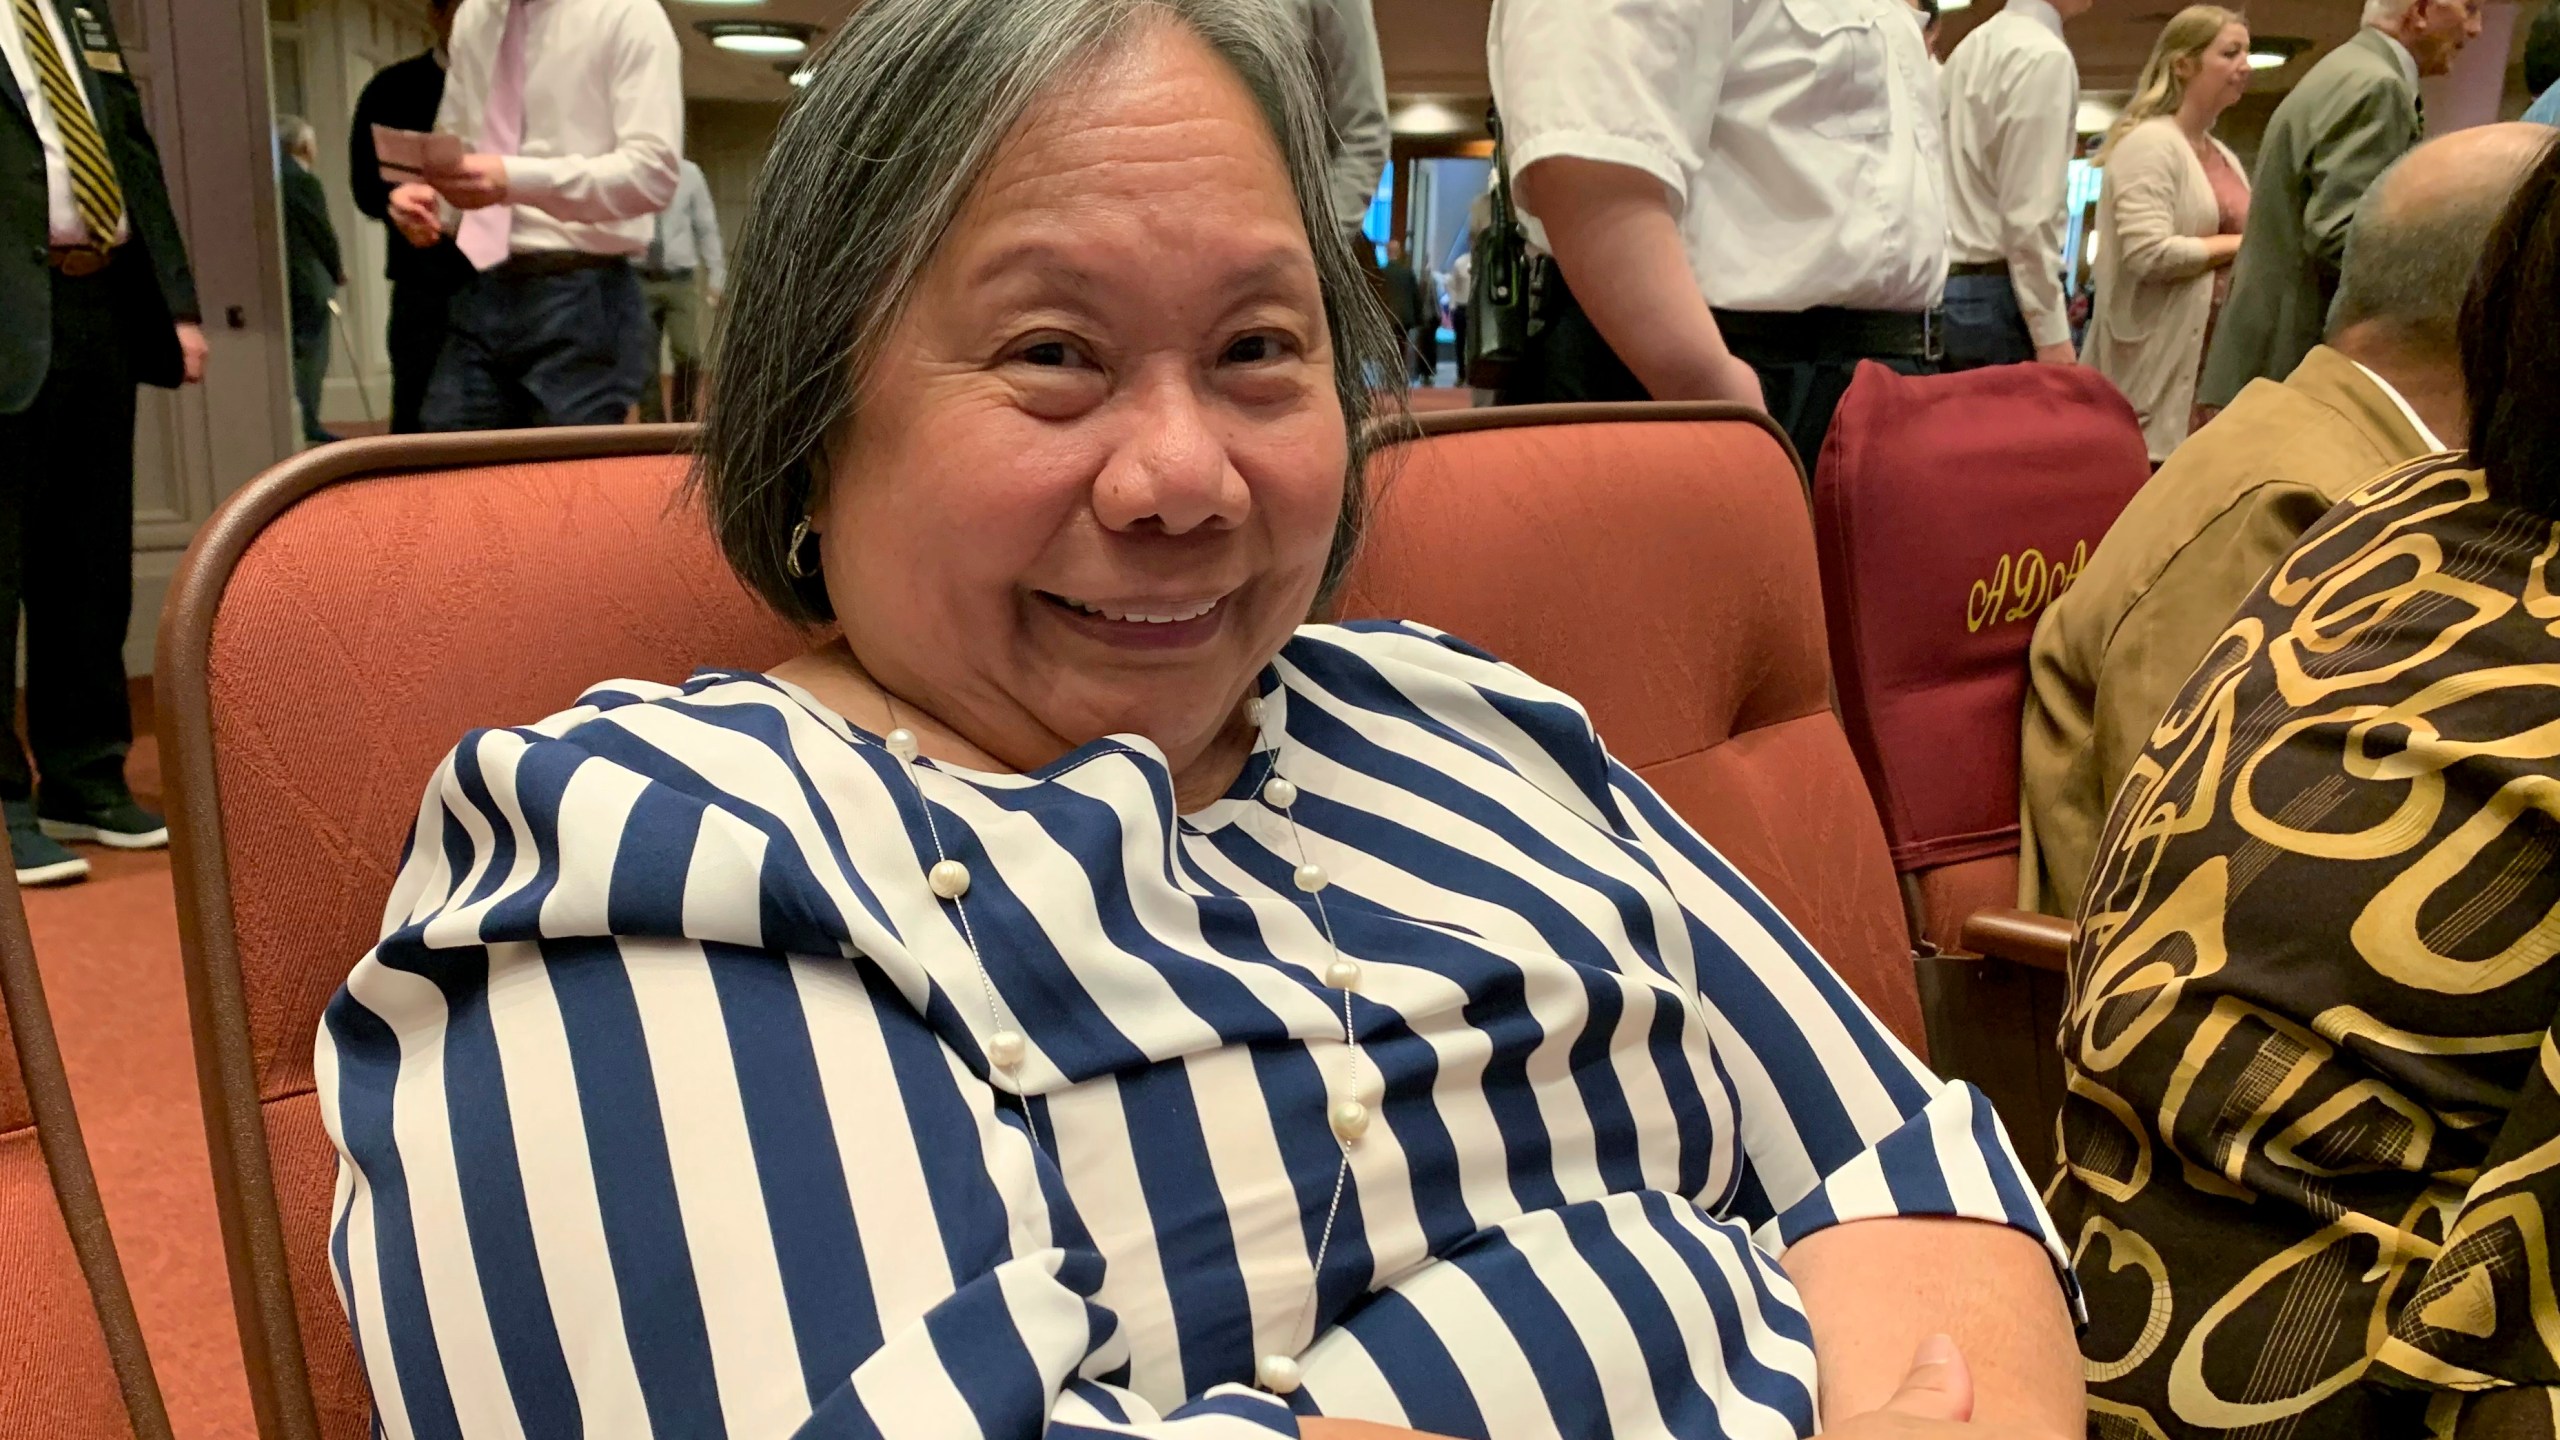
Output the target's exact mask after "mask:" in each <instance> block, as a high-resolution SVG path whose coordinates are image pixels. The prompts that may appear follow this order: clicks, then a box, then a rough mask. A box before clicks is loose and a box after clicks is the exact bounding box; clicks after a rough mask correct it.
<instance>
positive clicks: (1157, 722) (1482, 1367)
mask: <svg viewBox="0 0 2560 1440" xmlns="http://www.w3.org/2000/svg"><path fill="white" fill-rule="evenodd" d="M1305 63H1306V62H1305V60H1304V42H1303V41H1302V40H1301V38H1300V37H1299V35H1298V34H1297V32H1296V30H1295V29H1294V28H1293V25H1292V23H1291V22H1290V21H1289V20H1288V19H1287V18H1286V11H1285V10H1284V9H1283V8H1282V7H1280V6H1279V5H1276V4H1274V3H1272V0H1038V3H1032V0H869V3H867V4H865V5H863V6H861V7H860V8H859V9H857V10H855V11H854V12H853V13H852V14H851V16H849V17H848V19H847V21H846V23H845V26H844V28H843V30H842V31H841V32H840V33H839V35H838V36H837V38H836V39H835V41H834V42H833V44H832V45H831V47H830V48H829V50H828V52H827V54H826V55H825V56H824V58H823V59H822V60H821V61H820V62H819V64H818V67H817V73H816V76H815V79H814V81H813V83H812V84H811V85H810V86H809V87H808V88H807V89H806V91H805V92H804V93H803V95H802V97H801V99H800V100H799V102H798V103H797V104H796V106H795V107H794V109H793V111H792V113H791V115H790V116H789V118H788V119H787V120H786V121H785V123H784V125H783V127H782V130H781V133H780V134H779V136H778V137H777V138H776V141H775V145H774V150H773V154H772V158H771V160H770V162H769V167H768V171H767V173H766V175H765V177H764V183H763V186H762V197H761V199H760V201H759V204H758V209H757V211H756V213H755V216H754V218H753V220H752V221H751V223H750V225H749V227H748V229H747V232H746V235H745V238H744V244H743V246H742V254H741V257H740V261H739V264H738V266H737V271H736V275H737V284H736V288H735V290H734V292H733V295H732V300H733V305H734V309H733V311H732V314H731V317H730V328H729V330H728V332H727V334H726V336H725V337H724V341H723V344H722V345H721V347H720V350H719V355H718V359H717V362H716V363H717V365H718V367H719V373H718V374H717V376H716V377H715V378H716V383H715V384H714V386H713V394H714V396H715V401H714V410H713V414H712V418H711V420H710V424H709V429H708V431H707V433H706V435H705V437H704V443H703V454H702V460H701V470H700V479H701V484H702V487H703V491H704V494H705V496H706V498H707V500H708V506H709V510H710V513H711V521H712V524H713V525H714V527H715V528H716V529H717V531H718V533H719V535H720V537H721V539H722V542H723V543H724V545H725V546H726V548H727V551H728V554H729V556H730V558H731V560H732V562H733V563H734V564H735V566H736V567H737V569H738V571H739V573H740V574H741V575H742V576H743V577H744V578H745V579H746V580H747V581H748V583H749V584H751V585H752V586H753V587H754V588H755V589H757V590H758V591H760V592H761V593H762V594H763V595H765V596H766V597H767V598H768V599H769V600H770V601H771V602H772V603H773V604H774V605H776V606H777V607H779V608H780V609H781V610H782V611H783V612H784V613H786V614H788V615H790V616H793V617H795V618H798V619H802V620H805V621H808V622H811V623H812V624H816V623H819V622H824V621H827V620H833V621H834V622H835V624H836V625H837V626H838V627H840V634H839V638H835V639H831V640H828V641H827V642H826V643H824V644H821V645H820V646H819V647H818V648H817V649H815V650H813V651H812V652H810V653H809V654H807V655H805V656H803V657H801V658H800V659H797V660H795V661H792V662H791V663H789V664H786V665H784V666H782V667H781V668H779V669H778V670H776V671H775V672H773V673H772V674H769V675H764V674H751V673H740V672H735V671H705V672H703V673H700V674H698V675H697V676H696V677H695V678H694V679H693V680H692V681H690V682H689V683H687V684H685V685H683V686H681V687H669V686H665V685H654V684H638V683H631V682H616V683H609V684H605V685H601V686H599V687H597V688H596V689H594V690H592V691H590V692H589V693H588V694H587V695H586V696H585V697H584V698H583V699H582V700H581V701H580V703H579V704H578V706H577V707H576V708H574V709H572V710H569V711H567V712H565V713H563V714H561V715H558V716H555V717H553V718H551V719H549V720H546V721H543V722H542V723H540V724H538V725H532V726H527V727H522V728H517V729H509V730H501V731H489V732H482V733H479V734H475V735H473V736H471V737H470V738H468V739H466V740H465V741H464V742H463V744H462V745H461V746H460V748H459V749H457V750H456V751H455V753H454V755H453V756H452V758H451V760H450V761H449V762H448V763H447V764H446V765H445V766H444V768H443V769H442V771H441V772H440V773H439V774H438V775H437V777H436V779H435V782H434V784H433V787H432V788H431V789H430V791H429V793H428V795H427V798H426V800H425V803H424V805H423V806H422V807H421V813H420V819H419V827H418V831H417V835H416V838H415V840H414V842H413V845H412V847H411V851H410V854H409V857H408V861H407V864H406V867H405V869H404V870H403V872H402V877H401V879H400V882H399V884H398V887H397V889H396V891H395V893H394V895H393V897H392V900H391V903H390V906H389V910H388V917H387V928H386V933H385V935H384V937H383V939H382V941H381V943H380V945H379V946H378V947H377V948H376V949H375V950H374V951H373V952H372V953H371V954H370V955H368V956H367V957H366V958H365V959H364V961H363V962H362V963H361V964H360V965H359V966H358V967H357V969H356V971H355V973H354V975H353V976H352V977H351V978H350V979H349V981H348V983H347V987H346V990H345V991H344V993H343V994H341V995H340V996H339V997H338V999H337V1001H336V1002H335V1003H334V1005H333V1006H332V1008H331V1010H330V1013H329V1016H328V1019H327V1022H326V1025H325V1027H324V1030H323V1033H322V1036H321V1040H320V1050H321V1059H320V1066H321V1075H322V1080H321V1084H322V1087H323V1089H324V1091H325V1094H326V1097H327V1098H326V1101H325V1105H326V1109H327V1113H328V1117H329V1122H330V1126H331V1131H332V1134H333V1135H334V1136H335V1138H336V1140H337V1143H338V1145H339V1146H340V1148H341V1151H342V1153H343V1156H344V1166H343V1171H342V1177H343V1178H342V1181H341V1185H340V1191H339V1206H338V1229H337V1234H336V1240H337V1248H336V1254H337V1257H338V1264H339V1267H340V1274H341V1279H342V1284H343V1287H344V1294H345V1296H346V1299H347V1302H348V1307H349V1313H350V1319H351V1320H352V1322H353V1325H354V1330H355V1334H356V1337H357V1341H358V1344H359V1348H360V1350H361V1352H362V1354H363V1357H364V1360H365V1364H366V1367H367V1372H368V1374H369V1375H370V1377H371V1380H372V1383H373V1387H374V1392H375V1395H376V1397H377V1399H378V1401H379V1403H380V1406H381V1410H382V1415H383V1419H384V1423H385V1426H386V1428H387V1429H388V1430H389V1431H390V1432H391V1433H393V1434H406V1433H411V1432H412V1431H416V1432H424V1433H435V1434H470V1435H478V1434H493V1435H494V1434H510V1435H513V1434H525V1435H536V1436H549V1435H564V1434H570V1433H581V1432H582V1433H587V1434H603V1435H617V1436H619V1435H645V1434H656V1435H698V1434H726V1435H732V1436H783V1435H790V1434H795V1433H799V1434H812V1435H817V1434H825V1435H839V1434H841V1435H879V1436H929V1437H949V1436H971V1435H982V1436H991V1437H994V1436H1002V1437H1029V1436H1034V1435H1103V1434H1108V1435H1135V1436H1159V1437H1166V1440H1177V1437H1178V1440H1206V1437H1213V1436H1227V1435H1247V1434H1282V1435H1291V1434H1298V1435H1306V1436H1310V1437H1334V1440H1351V1437H1372V1440H1375V1437H1383V1436H1397V1435H1409V1434H1411V1433H1414V1432H1415V1431H1420V1432H1429V1433H1441V1434H1449V1435H1477V1436H1490V1435H1501V1436H1566V1437H1585V1436H1600V1435H1616V1436H1621V1437H1654V1436H1661V1437H1669V1436H1678V1437H1697V1440H1704V1437H1712V1436H1736V1437H1740V1436H1797V1435H1805V1434H1809V1433H1812V1432H1814V1431H1815V1430H1817V1429H1827V1432H1828V1433H1832V1434H1837V1435H1842V1436H1861V1435H1866V1436H1878V1435H1897V1436H1904V1435H1907V1436H1944V1437H1947V1440H1957V1437H1968V1436H1986V1437H1988V1436H2000V1437H2023V1436H2045V1437H2060V1436H2064V1435H2076V1434H2078V1433H2079V1431H2080V1428H2081V1425H2082V1412H2081V1398H2080V1384H2079V1379H2078V1361H2077V1359H2076V1356H2075V1354H2074V1351H2073V1348H2072V1338H2071V1326H2070V1320H2069V1316H2068V1310H2067V1305H2066V1294H2065V1289H2064V1285H2065V1283H2066V1282H2065V1281H2064V1280H2063V1279H2062V1278H2059V1277H2064V1276H2067V1274H2068V1271H2067V1267H2061V1261H2062V1258H2063V1257H2062V1256H2061V1253H2060V1251H2059V1250H2058V1249H2057V1248H2056V1246H2055V1242H2054V1238H2053V1236H2052V1234H2051V1233H2050V1231H2049V1229H2048V1227H2047V1225H2046V1223H2045V1221H2044V1219H2043V1216H2042V1214H2041V1211H2040V1210H2039V1208H2038V1205H2037V1203H2036V1201H2035V1199H2034V1197H2033V1195H2032V1193H2031V1191H2030V1188H2029V1186H2028V1184H2027V1183H2026V1180H2025V1178H2024V1177H2023V1176H2022V1175H2021V1174H2020V1172H2019V1168H2018V1166H2017V1164H2016V1162H2015V1160H2014V1159H2013V1158H2012V1157H2011V1155H2010V1153H2009V1151H2008V1148H2007V1146H2006V1144H2005V1143H2004V1142H2003V1140H2002V1139H2001V1137H2000V1135H1999V1131H1998V1127H1997V1125H1996V1123H1995V1122H1994V1121H1993V1120H1992V1118H1991V1115H1990V1112H1989V1110H1988V1109H1987V1107H1986V1106H1985V1105H1984V1104H1983V1102H1982V1100H1981V1098H1980V1097H1979V1096H1978V1095H1977V1094H1975V1093H1974V1092H1973V1091H1971V1090H1969V1089H1967V1088H1965V1087H1962V1086H1956V1085H1948V1084H1944V1083H1941V1082H1940V1081H1938V1080H1936V1079H1935V1078H1934V1077H1932V1076H1931V1075H1929V1074H1928V1073H1927V1072H1926V1071H1925V1070H1923V1069H1922V1068H1921V1067H1920V1066H1919V1065H1917V1064H1916V1063H1914V1062H1913V1060H1912V1059H1911V1058H1910V1056H1908V1055H1907V1054H1906V1053H1904V1052H1903V1051H1902V1050H1901V1049H1900V1048H1899V1047H1897V1046H1896V1045H1895V1044H1894V1042H1893V1041H1892V1040H1891V1039H1890V1038H1889V1037H1888V1036H1887V1035H1886V1033H1885V1032H1884V1030H1883V1029H1882V1028H1881V1027H1879V1026H1878V1025H1877V1024H1876V1022H1875V1021H1874V1020H1873V1019H1872V1018H1871V1017H1870V1016H1869V1015H1868V1014H1867V1012H1866V1011H1865V1010H1864V1009H1863V1008H1861V1007H1860V1006H1859V1004H1858V1002H1857V1001H1856V1000H1855V999H1854V998H1852V996H1851V995H1850V994H1849V993H1848V991H1847V990H1846V989H1845V988H1844V987H1843V986H1842V985H1841V984H1840V982H1839V981H1838V980H1837V979H1836V978H1835V977H1834V976H1833V975H1832V974H1831V973H1830V972H1829V971H1828V970H1826V969H1825V968H1824V967H1823V965H1822V964H1821V962H1820V961H1819V960H1818V959H1817V958H1816V957H1815V956H1813V955H1812V954H1811V953H1810V952H1809V951H1808V950H1807V948H1806V946H1805V944H1804V942H1803V941H1802V940H1801V939H1800V938H1798V937H1797V936H1796V934H1795V933H1794V932H1793V931H1792V930H1791V929H1789V928H1788V926H1787V924H1786V922H1785V921H1784V920H1782V919H1781V918H1779V917H1778V916H1777V915H1776V914H1775V913H1774V912H1772V911H1771V910H1770V909H1769V907H1768V905H1767V903H1766V902H1765V901H1763V900H1762V899H1761V898H1760V897H1759V896H1758V894H1757V893H1756V892H1754V891H1753V890H1752V889H1751V887H1750V886H1749V885H1748V884H1747V883H1745V882H1744V881H1743V880H1741V879H1740V878H1739V877H1738V876H1736V875H1735V873H1734V872H1733V870H1732V868H1731V867H1730V866H1729V865H1727V864H1726V863H1725V862H1724V861H1723V860H1722V859H1721V858H1720V857H1718V856H1717V855H1716V854H1715V853H1714V852H1713V851H1711V850H1709V849H1708V848H1707V847H1706V846H1705V845H1704V844H1703V843H1701V842H1700V841H1699V840H1698V838H1697V837H1696V836H1695V835H1694V834H1692V833H1691V832H1690V831H1689V830H1688V829H1687V828H1686V827H1685V826H1683V825H1682V824H1681V823H1680V821H1679V820H1678V819H1677V818H1676V817H1674V816H1673V815H1672V814H1671V812H1670V811H1669V810H1668V809H1666V808H1665V807H1664V805H1663V804H1662V802H1661V801H1660V800H1659V799H1657V798H1656V797H1655V796H1654V795H1653V794H1652V793H1651V792H1650V791H1648V790H1647V789H1646V788H1645V786H1644V784H1643V783H1642V782H1641V781H1639V780H1637V779H1636V778H1635V777H1634V776H1633V775H1632V774H1630V773H1628V772H1627V771H1626V770H1624V769H1622V768H1620V767H1618V766H1616V765H1615V764H1613V763H1612V762H1611V761H1610V759H1609V757H1608V755H1607V753H1606V752H1605V751H1604V750H1603V749H1602V748H1601V745H1600V743H1599V741H1598V740H1597V739H1596V738H1595V737H1594V736H1593V734H1592V732H1591V729H1590V725H1589V722H1588V721H1587V720H1586V719H1585V718H1584V717H1583V715H1582V713H1581V711H1580V710H1579V709H1578V708H1577V707H1575V705H1574V704H1573V702H1572V701H1571V700H1569V699H1568V698H1567V697H1565V696H1562V695H1559V694H1557V693H1555V692H1554V691H1551V690H1548V689H1546V688H1544V687H1542V686H1540V685H1539V684H1537V682H1535V681H1533V680H1531V679H1529V678H1528V677H1526V676H1524V675H1522V674H1520V673H1518V672H1517V671H1514V670H1511V669H1508V668H1506V667H1504V666H1503V665H1502V664H1500V663H1499V662H1497V661H1495V660H1493V659H1491V658H1489V657H1487V656H1485V655H1483V654H1481V653H1479V652H1477V651H1475V650H1473V649H1471V648H1469V647H1467V646H1466V645H1464V644H1461V643H1459V642H1457V641H1454V640H1452V639H1450V638H1448V637H1446V636H1443V635H1440V634H1438V633H1436V632H1433V631H1430V630H1427V629H1424V628H1422V627H1419V626H1411V625H1398V624H1383V623H1379V624H1365V625H1358V626H1343V627H1330V626H1307V627H1301V625H1300V621H1301V620H1302V619H1303V618H1304V617H1305V616H1306V615H1307V614H1308V612H1309V610H1310V608H1311V607H1312V605H1313V603H1314V602H1315V601H1316V599H1317V597H1318V596H1319V594H1320V593H1321V592H1322V591H1323V589H1324V587H1325V585H1326V584H1327V582H1328V581H1329V580H1331V579H1332V578H1333V577H1334V576H1336V575H1338V574H1339V573H1340V571H1341V569H1342V567H1343V565H1344V564H1345V562H1346V559H1347V556H1348V555H1349V553H1350V549H1351V545H1352V540H1353V538H1354V535H1355V533H1356V530H1357V521H1358V518H1359V514H1360V503H1361V500H1360V497H1361V490H1360V487H1359V485H1358V484H1357V483H1356V477H1357V476H1358V475H1359V474H1360V467H1361V462H1362V459H1363V456H1362V446H1361V441H1360V438H1359V437H1360V435H1361V433H1362V432H1361V424H1360V422H1361V420H1362V419H1363V418H1364V412H1365V410H1366V408H1367V406H1368V405H1369V404H1370V399H1369V397H1368V395H1367V394H1366V393H1365V391H1364V389H1363V388H1362V387H1361V385H1360V383H1359V381H1358V378H1357V377H1359V376H1360V375H1361V374H1362V373H1363V372H1364V369H1379V370H1381V373H1391V371H1392V358H1391V357H1392V356H1393V354H1394V349H1393V344H1394V342H1393V337H1392V336H1391V335H1390V334H1389V333H1388V332H1387V330H1386V328H1385V325H1384V322H1383V318H1382V317H1381V316H1380V315H1379V314H1378V313H1377V312H1376V309H1375V307H1374V305H1373V303H1372V302H1371V301H1369V300H1368V298H1367V297H1366V294H1365V291H1364V289H1363V281H1362V280H1361V277H1360V276H1359V275H1358V274H1357V273H1356V272H1355V271H1354V270H1353V269H1352V268H1351V262H1350V260H1349V258H1348V257H1347V256H1346V255H1345V254H1344V253H1343V252H1342V250H1341V248H1340V247H1339V246H1335V245H1331V244H1326V243H1321V242H1319V241H1317V240H1314V239H1311V237H1317V236H1324V235H1326V234H1328V233H1329V230H1328V228H1327V227H1326V225H1325V223H1324V217H1325V214H1326V205H1325V195H1324V179H1323V176H1324V170H1323V158H1322V157H1323V154H1324V136H1323V128H1322V121H1321V119H1320V116H1321V110H1320V109H1319V106H1318V102H1317V100H1316V99H1315V95H1314V90H1313V84H1312V81H1311V79H1310V78H1309V76H1308V74H1307V73H1306V69H1305ZM2058 1267H2061V1268H2058ZM1327 1417H1331V1418H1327ZM1402 1427H1412V1429H1410V1430H1408V1429H1406V1428H1402Z"/></svg>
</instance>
